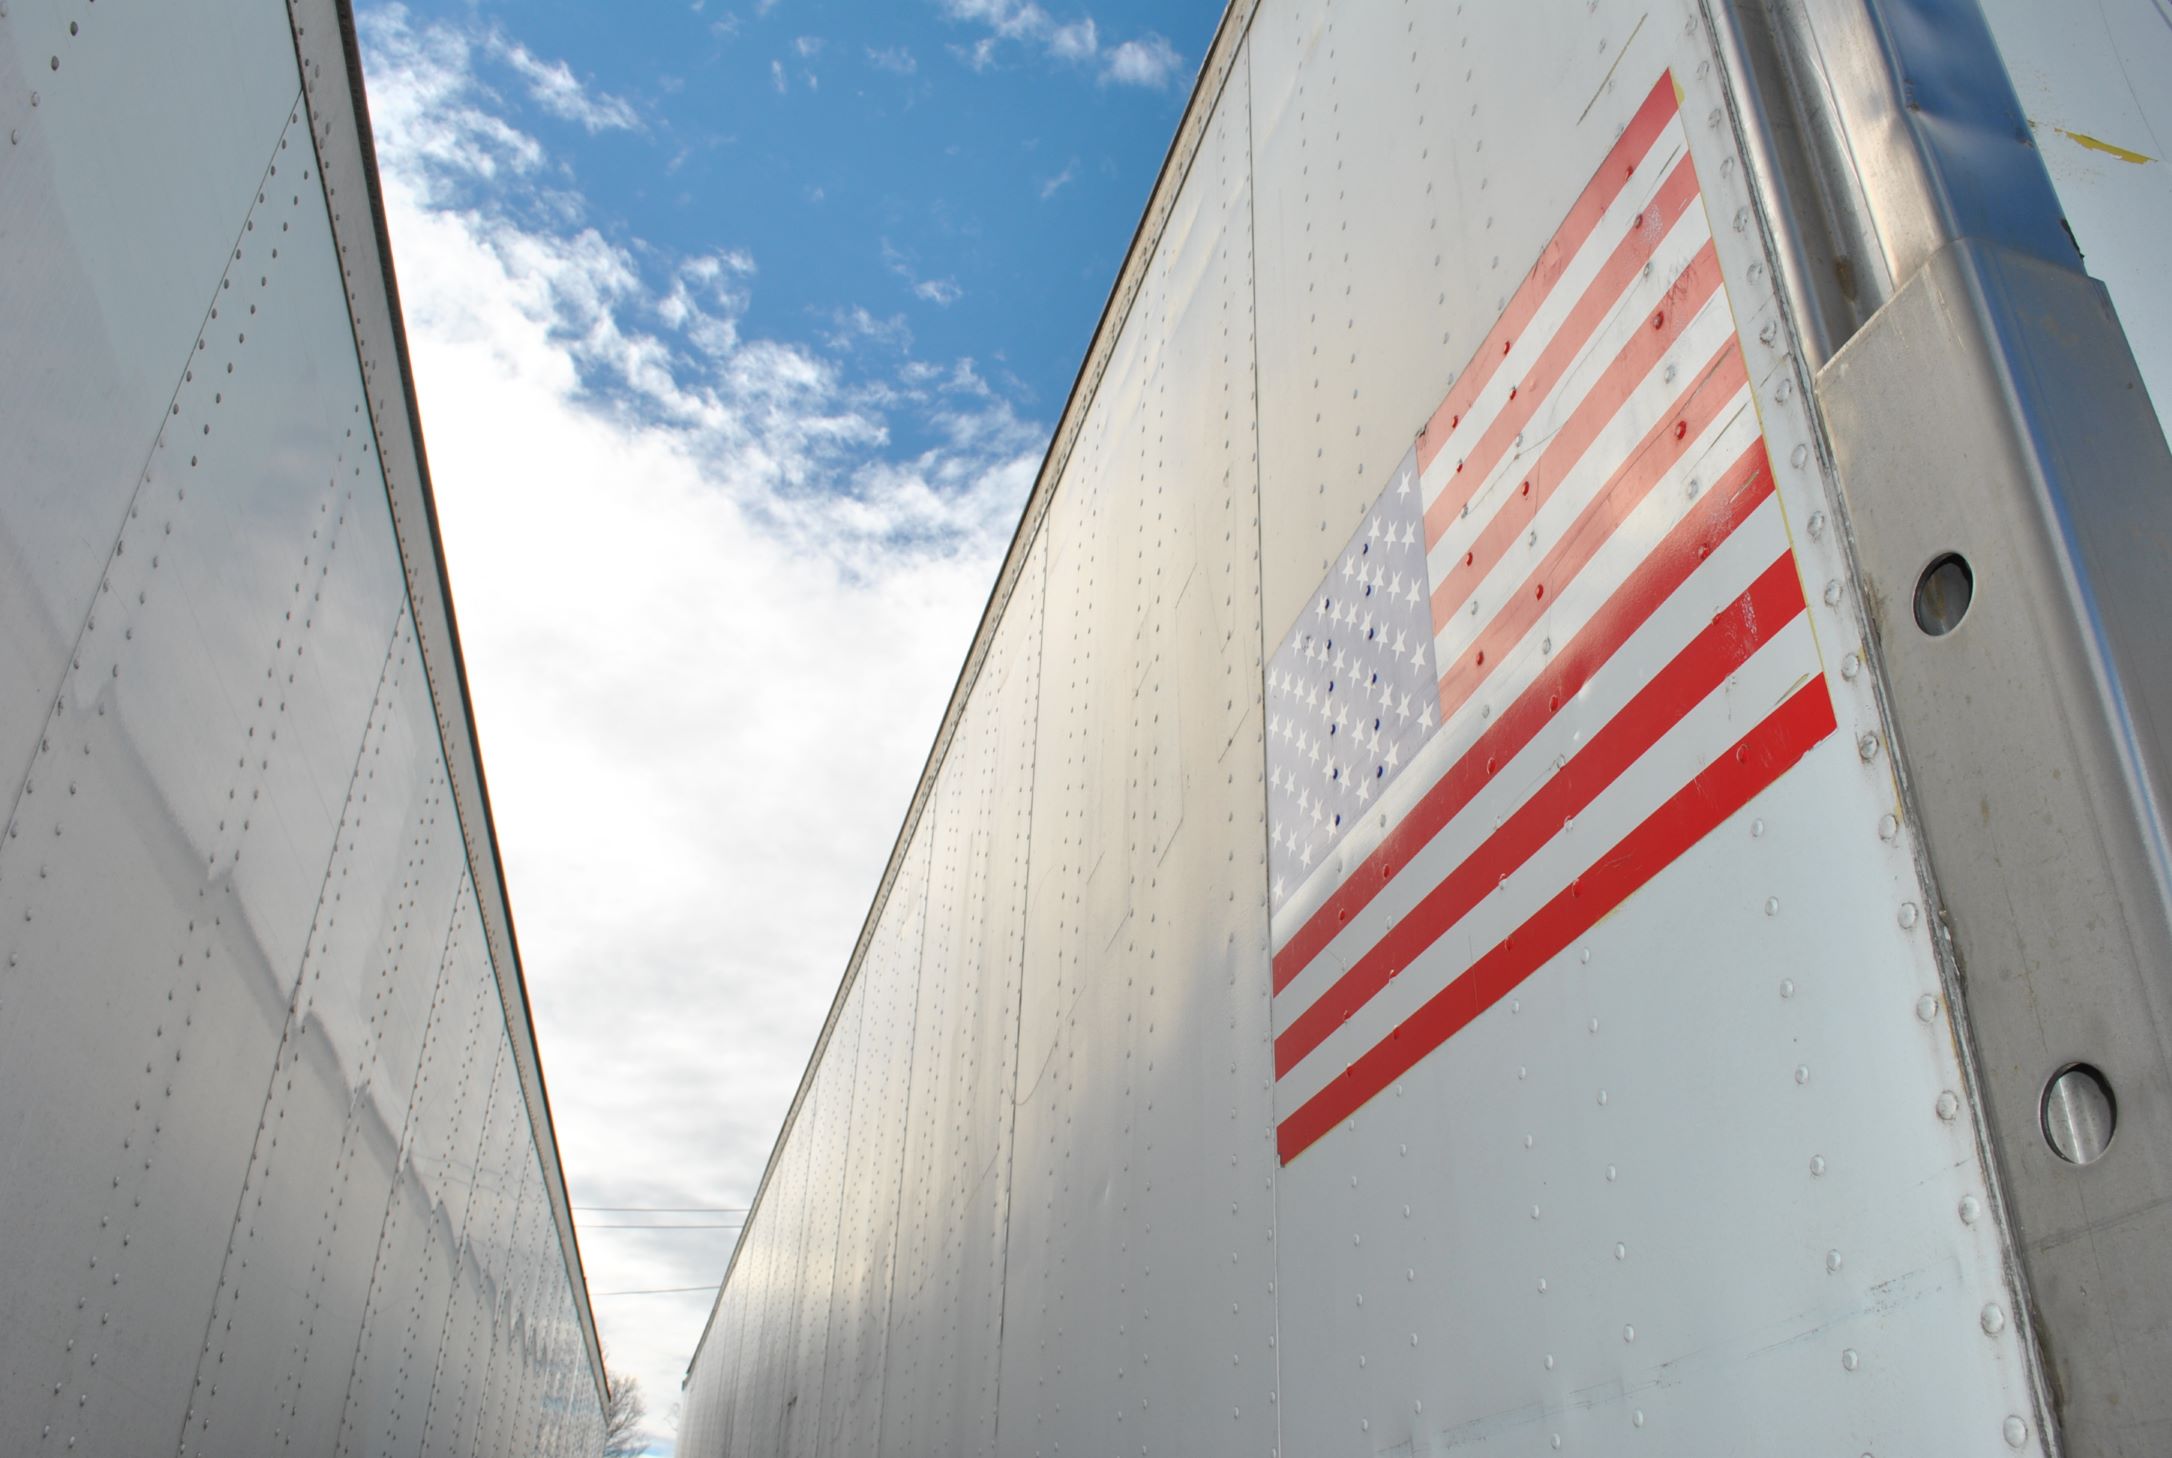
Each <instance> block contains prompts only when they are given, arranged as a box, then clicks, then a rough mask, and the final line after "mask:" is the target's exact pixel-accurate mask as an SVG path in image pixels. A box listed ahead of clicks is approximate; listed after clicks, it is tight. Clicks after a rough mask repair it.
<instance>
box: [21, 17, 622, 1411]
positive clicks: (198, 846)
mask: <svg viewBox="0 0 2172 1458" xmlns="http://www.w3.org/2000/svg"><path fill="white" fill-rule="evenodd" d="M286 9H287V8H286V7H281V6H270V5H222V6H213V7H193V8H185V7H173V6H134V7H129V6H120V5H116V6H105V7H99V8H98V9H97V10H95V11H93V10H88V9H85V8H84V7H81V6H78V5H71V4H61V3H52V0H11V3H10V4H9V5H8V6H7V7H6V10H5V11H4V12H0V13H4V19H0V76H4V77H5V79H6V85H5V87H4V88H0V107H4V108H5V109H6V110H7V112H8V117H7V123H6V124H7V127H8V130H9V142H8V150H7V153H6V155H5V159H4V164H0V255H4V259H5V263H4V269H0V272H4V275H5V279H6V283H5V286H4V287H0V310H4V311H5V318H4V320H0V335H4V337H5V338H6V339H7V341H8V347H7V349H6V350H5V351H4V352H0V441H4V442H5V446H6V450H5V454H6V457H7V461H8V464H7V468H6V479H5V482H4V485H0V685H4V691H0V754H4V755H6V756H7V757H8V759H9V761H10V764H9V769H8V772H7V778H6V781H5V783H6V785H7V787H8V790H9V795H10V803H9V805H8V811H7V821H6V838H5V840H4V841H0V953H4V955H5V959H6V961H5V972H4V974H0V976H4V981H0V1007H4V1013H0V1107H4V1108H5V1109H6V1110H7V1113H6V1115H5V1119H4V1122H0V1169H4V1171H5V1178H4V1179H0V1225H4V1227H5V1229H6V1230H7V1237H6V1241H5V1253H4V1256H0V1308H4V1309H5V1310H6V1311H7V1313H8V1320H7V1321H6V1322H5V1323H4V1325H0V1447H5V1448H6V1449H7V1450H8V1451H10V1452H23V1453H33V1452H45V1451H50V1452H54V1453H60V1452H72V1453H88V1454H107V1453H112V1454H119V1453H129V1454H138V1453H145V1452H154V1451H159V1452H177V1453H194V1452H203V1451H227V1452H270V1451H275V1450H279V1449H282V1448H291V1449H292V1450H294V1451H307V1452H319V1453H331V1452H340V1453H354V1454H362V1453H381V1452H382V1453H391V1452H401V1453H412V1452H418V1451H427V1452H431V1453H460V1454H472V1453H492V1452H508V1453H510V1452H521V1453H530V1452H538V1451H541V1452H551V1453H568V1454H571V1453H576V1452H584V1451H593V1450H594V1448H595V1447H596V1446H597V1444H598V1442H599V1438H598V1434H599V1432H600V1419H599V1398H600V1372H599V1370H598V1367H597V1363H596V1349H595V1345H594V1339H593V1324H592V1322H591V1320H590V1318H589V1316H588V1312H587V1301H586V1293H585V1291H584V1289H583V1288H582V1286H581V1284H580V1277H579V1267H578V1258H577V1255H576V1253H575V1252H574V1249H573V1246H572V1241H571V1225H570V1221H569V1220H568V1219H567V1218H565V1208H564V1206H565V1197H564V1190H563V1183H562V1180H561V1178H560V1175H559V1171H558V1167H557V1159H556V1154H555V1150H554V1149H553V1147H552V1146H551V1144H550V1131H549V1124H548V1113H547V1108H546V1105H545V1103H544V1100H543V1097H542V1086H541V1081H540V1074H539V1072H537V1065H536V1059H535V1052H534V1046H533V1038H532V1034H531V1032H530V1030H529V1027H528V1022H527V1014H526V1006H525V1002H524V1000H523V998H522V995H521V993H520V984H519V971H518V963H517V959H516V958H515V956H514V954H513V950H512V943H511V933H510V928H509V925H508V924H507V921H506V918H505V915H504V892H503V887H502V886H501V885H500V884H499V882H498V879H497V878H498V869H497V862H496V858H495V854H494V852H493V850H492V848H491V845H490V840H489V829H488V813H487V807H485V806H484V804H483V800H482V784H481V771H480V766H479V765H478V763H477V762H476V759H475V756H474V749H473V744H472V740H471V738H469V737H468V729H467V706H466V697H465V691H464V688H463V686H462V684H461V681H460V677H459V671H458V666H457V660H458V648H457V644H456V642H455V641H454V638H453V635H452V628H451V620H450V615H449V609H448V607H447V603H446V598H445V588H444V582H443V578H442V573H441V567H440V564H439V562H438V560H437V555H436V538H435V529H434V525H433V524H432V523H431V521H430V519H429V513H428V508H427V499H426V494H424V493H425V488H424V484H423V477H422V475H421V463H420V457H419V449H418V446H417V441H416V436H415V431H414V425H413V419H412V408H411V401H410V400H409V399H408V398H407V395H406V392H405V382H404V361H403V360H402V359H401V357H400V353H399V348H398V341H397V325H396V317H397V316H396V304H395V303H394V302H393V300H392V299H391V297H390V295H389V275H388V273H387V272H386V271H385V270H384V268H383V262H382V260H383V254H382V240H381V235H380V233H379V229H380V227H381V221H380V219H379V217H378V215H377V213H376V211H375V209H374V208H373V206H372V189H373V187H374V180H373V178H371V176H370V174H369V167H370V163H369V160H368V144H367V138H366V136H365V135H364V134H363V131H362V127H361V117H362V112H361V104H360V99H359V97H358V96H357V95H356V94H355V93H354V91H353V90H352V87H353V84H354V72H353V70H352V57H351V37H350V36H349V35H348V34H347V33H346V31H345V29H344V22H345V20H346V17H345V16H344V14H343V13H342V12H341V11H340V10H338V9H336V8H335V7H334V6H333V5H332V4H330V3H323V4H303V5H298V6H296V7H294V9H293V12H292V14H291V16H290V15H289V14H288V13H286ZM387 457H389V458H391V462H392V463H391V464H390V465H389V466H388V465H387V464H386V462H385V458H387ZM403 496H404V498H405V505H404V506H403V505H402V504H401V502H402V499H403ZM447 726H452V730H451V731H450V732H448V727H447Z"/></svg>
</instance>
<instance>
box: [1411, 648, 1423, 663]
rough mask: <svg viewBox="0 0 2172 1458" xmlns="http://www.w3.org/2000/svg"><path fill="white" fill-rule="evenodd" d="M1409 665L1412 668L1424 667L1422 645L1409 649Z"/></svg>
mask: <svg viewBox="0 0 2172 1458" xmlns="http://www.w3.org/2000/svg"><path fill="white" fill-rule="evenodd" d="M1410 666H1411V667H1412V668H1423V667H1425V649H1424V648H1423V647H1418V648H1413V649H1411V650H1410Z"/></svg>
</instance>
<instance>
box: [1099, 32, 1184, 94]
mask: <svg viewBox="0 0 2172 1458" xmlns="http://www.w3.org/2000/svg"><path fill="white" fill-rule="evenodd" d="M1183 69H1184V58H1183V57H1182V56H1180V55H1178V54H1177V49H1176V47H1175V46H1172V45H1170V44H1169V42H1168V40H1167V39H1165V38H1164V37H1162V36H1159V35H1156V34H1154V33H1153V32H1152V31H1148V32H1147V33H1146V34H1145V35H1143V36H1141V37H1140V38H1139V39H1137V40H1128V41H1125V42H1124V43H1123V44H1122V45H1120V46H1118V47H1116V49H1114V50H1112V51H1110V52H1109V56H1108V63H1107V65H1105V66H1104V67H1103V68H1102V71H1101V79H1102V81H1103V82H1114V83H1115V84H1117V85H1119V86H1150V87H1156V88H1159V87H1163V86H1167V85H1168V84H1169V83H1170V82H1171V81H1172V80H1174V79H1175V78H1176V77H1177V76H1178V75H1179V74H1180V73H1181V72H1182V71H1183Z"/></svg>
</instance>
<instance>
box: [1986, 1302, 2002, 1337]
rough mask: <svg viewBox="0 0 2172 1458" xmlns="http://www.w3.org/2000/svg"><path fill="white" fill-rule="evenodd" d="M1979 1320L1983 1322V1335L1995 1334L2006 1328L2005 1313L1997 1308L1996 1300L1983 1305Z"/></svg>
mask: <svg viewBox="0 0 2172 1458" xmlns="http://www.w3.org/2000/svg"><path fill="white" fill-rule="evenodd" d="M1980 1320H1981V1321H1982V1322H1983V1334H1984V1335H1985V1336H1997V1335H1998V1334H1999V1333H2000V1332H2002V1331H2004V1330H2006V1313H2005V1312H2004V1311H2002V1310H2000V1309H1999V1304H1998V1303H1997V1302H1996V1301H1993V1302H1991V1303H1989V1304H1988V1305H1986V1306H1985V1307H1984V1309H1983V1316H1982V1317H1981V1318H1980Z"/></svg>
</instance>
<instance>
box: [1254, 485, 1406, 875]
mask: <svg viewBox="0 0 2172 1458" xmlns="http://www.w3.org/2000/svg"><path fill="white" fill-rule="evenodd" d="M1419 497H1420V492H1419V490H1418V459H1417V453H1416V451H1415V450H1413V451H1412V452H1411V453H1410V454H1409V455H1406V456H1404V457H1403V461H1402V464H1401V465H1399V466H1398V467H1396V470H1395V475H1394V476H1393V477H1392V478H1391V479H1390V480H1389V482H1388V484H1387V487H1386V489H1384V490H1383V491H1382V492H1381V493H1380V497H1379V499H1378V500H1377V501H1375V502H1374V503H1373V507H1372V510H1371V511H1370V512H1368V513H1367V514H1366V517H1365V520H1364V521H1363V522H1361V523H1360V524H1359V525H1358V529H1357V532H1356V533H1355V534H1354V535H1353V536H1352V537H1351V538H1350V541H1349V544H1348V545H1347V546H1345V547H1344V548H1343V551H1342V556H1341V558H1340V559H1339V560H1338V561H1337V562H1336V563H1335V565H1334V566H1333V567H1332V568H1330V569H1329V571H1328V574H1327V578H1326V580H1325V581H1323V582H1322V583H1321V584H1320V586H1319V590H1318V591H1316V592H1315V593H1314V594H1313V596H1312V601H1311V603H1310V604H1309V605H1308V606H1307V608H1306V610H1305V612H1304V613H1303V615H1302V616H1300V617H1299V618H1298V620H1297V624H1296V626H1294V627H1293V628H1291V629H1290V634H1289V636H1288V637H1287V638H1285V639H1283V640H1282V646H1281V647H1280V648H1278V649H1276V650H1275V656H1274V658H1273V660H1272V661H1270V662H1269V663H1268V665H1267V814H1268V834H1269V837H1270V839H1271V840H1272V841H1273V849H1272V851H1271V852H1270V854H1269V856H1268V865H1269V869H1270V873H1271V877H1272V885H1273V893H1274V894H1273V902H1272V904H1273V908H1274V909H1275V910H1276V911H1280V910H1281V909H1282V906H1283V903H1284V902H1286V901H1287V900H1288V899H1289V898H1290V897H1292V896H1294V895H1296V894H1297V891H1298V888H1299V887H1301V886H1303V885H1304V883H1305V881H1306V879H1307V878H1308V877H1309V876H1311V874H1312V873H1313V871H1314V870H1315V869H1316V868H1317V867H1318V866H1319V865H1320V863H1321V862H1322V861H1324V860H1326V859H1327V858H1328V857H1329V856H1330V855H1331V854H1332V853H1333V852H1334V849H1335V847H1336V846H1337V845H1339V844H1340V843H1341V841H1342V838H1343V837H1344V836H1345V835H1347V834H1349V832H1350V831H1351V830H1352V829H1353V828H1355V826H1356V824H1357V822H1358V820H1359V818H1360V817H1361V816H1363V815H1364V814H1366V813H1367V811H1368V810H1369V809H1370V807H1371V806H1372V805H1373V804H1374V803H1375V802H1376V801H1378V800H1379V798H1380V795H1381V792H1382V791H1384V790H1386V789H1387V787H1388V786H1389V785H1391V784H1393V783H1395V777H1396V775H1397V774H1398V773H1399V772H1400V771H1401V769H1402V767H1403V766H1404V765H1406V764H1408V763H1409V762H1410V759H1411V756H1412V755H1413V753H1415V752H1416V750H1417V748H1418V746H1419V745H1421V744H1423V743H1424V742H1425V740H1426V738H1427V736H1429V735H1430V734H1431V733H1432V732H1433V729H1434V727H1435V726H1436V724H1437V723H1438V721H1439V718H1440V674H1439V673H1438V672H1437V671H1436V670H1435V668H1434V666H1433V605H1432V593H1431V590H1430V588H1429V587H1428V586H1427V583H1426V575H1425V525H1424V509H1423V506H1422V505H1421V503H1420V500H1419Z"/></svg>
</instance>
